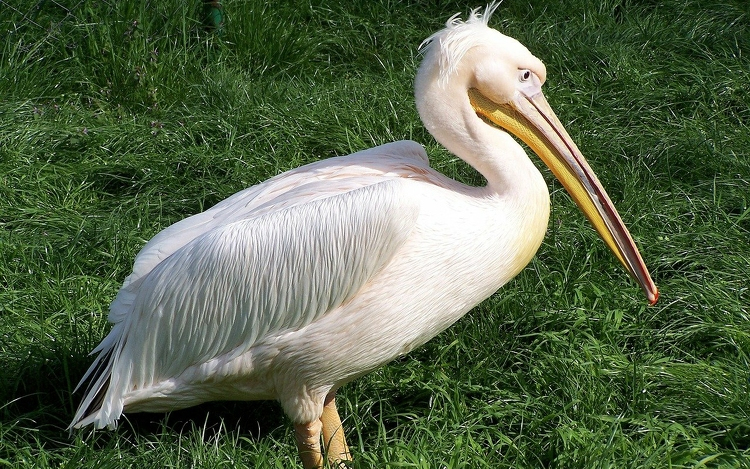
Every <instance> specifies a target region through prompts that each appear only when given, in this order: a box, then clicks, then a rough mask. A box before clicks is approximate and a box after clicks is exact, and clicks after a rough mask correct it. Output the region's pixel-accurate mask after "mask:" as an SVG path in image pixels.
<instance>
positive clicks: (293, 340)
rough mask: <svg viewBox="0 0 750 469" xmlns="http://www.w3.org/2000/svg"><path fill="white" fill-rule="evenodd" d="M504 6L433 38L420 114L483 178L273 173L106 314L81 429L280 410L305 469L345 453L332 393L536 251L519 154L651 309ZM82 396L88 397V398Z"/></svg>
mask: <svg viewBox="0 0 750 469" xmlns="http://www.w3.org/2000/svg"><path fill="white" fill-rule="evenodd" d="M495 8H496V5H494V4H493V5H490V6H488V7H487V9H486V10H485V11H484V12H483V13H482V12H480V11H479V10H478V9H477V10H474V11H472V13H471V15H470V17H469V18H468V20H467V21H465V22H464V21H461V20H460V19H457V17H456V16H454V17H452V18H451V19H450V20H449V21H448V23H447V25H446V28H445V29H443V30H441V31H439V32H437V33H436V34H434V35H432V36H431V37H430V38H428V39H427V41H425V46H424V49H425V55H424V59H423V61H422V64H421V66H420V68H419V72H418V74H417V78H416V85H415V89H416V92H415V94H416V104H417V108H418V110H419V114H420V116H421V118H422V120H423V121H424V124H425V126H426V127H427V129H429V131H430V132H431V133H432V134H433V135H434V136H435V138H436V139H437V140H438V141H439V142H440V143H442V144H443V145H445V147H446V148H448V149H449V150H450V151H452V152H453V153H454V154H456V155H457V156H459V157H461V158H462V159H464V160H465V161H467V162H468V163H469V164H471V165H472V166H473V167H474V168H476V169H477V170H478V171H479V172H480V173H481V174H482V175H483V176H484V177H485V178H486V180H487V185H486V186H485V187H469V186H466V185H463V184H461V183H459V182H456V181H454V180H452V179H449V178H448V177H446V176H444V175H442V174H440V173H438V172H436V171H435V170H433V169H432V168H430V166H429V165H428V160H427V155H426V154H425V152H424V149H423V148H422V146H421V145H419V144H417V143H415V142H411V141H401V142H395V143H390V144H387V145H383V146H379V147H376V148H372V149H369V150H365V151H361V152H358V153H354V154H352V155H349V156H344V157H338V158H331V159H328V160H325V161H320V162H316V163H313V164H309V165H307V166H303V167H301V168H297V169H295V170H292V171H288V172H286V173H283V174H280V175H278V176H276V177H274V178H272V179H269V180H268V181H265V182H263V183H261V184H258V185H256V186H253V187H250V188H248V189H246V190H244V191H241V192H239V193H237V194H235V195H233V196H232V197H230V198H228V199H226V200H224V201H223V202H220V203H219V204H217V205H216V206H214V207H213V208H211V209H209V210H207V211H205V212H203V213H200V214H198V215H195V216H192V217H190V218H187V219H185V220H182V221H180V222H178V223H176V224H174V225H172V226H170V227H168V228H166V229H165V230H164V231H162V232H161V233H159V234H157V235H156V236H155V237H154V238H153V239H152V240H151V241H149V242H148V244H146V246H145V247H144V248H143V250H142V251H141V252H140V253H139V254H138V256H137V257H136V259H135V265H134V267H133V273H132V274H131V275H130V276H129V277H128V278H127V279H125V283H124V285H123V286H122V289H121V290H120V292H119V293H118V294H117V297H116V298H115V299H114V301H113V302H112V305H111V306H110V313H109V321H111V322H112V323H113V324H114V326H113V327H112V331H111V332H110V333H109V335H107V337H106V338H105V339H104V340H103V341H102V343H101V344H99V346H98V347H96V349H94V351H93V352H92V353H97V352H98V353H99V355H98V357H97V358H96V360H95V362H94V364H93V365H92V366H91V368H90V369H89V370H88V372H87V373H86V375H85V376H84V377H83V379H82V381H81V382H84V381H90V384H89V388H88V391H87V394H86V396H85V398H84V399H83V402H82V403H81V406H80V407H79V409H78V411H77V412H76V415H75V417H74V419H73V423H72V424H71V427H81V426H84V425H89V424H93V425H94V426H95V427H96V428H101V427H104V426H112V425H114V424H115V423H116V421H117V419H118V418H119V417H120V415H121V414H122V413H123V412H139V411H158V412H162V411H168V410H172V409H179V408H184V407H188V406H192V405H196V404H199V403H202V402H206V401H210V400H255V399H277V400H278V401H279V402H281V405H282V407H283V409H284V411H285V412H286V413H287V415H288V416H289V417H290V418H291V420H292V421H293V422H294V426H295V434H296V437H297V444H298V449H299V452H300V456H301V458H302V461H303V465H304V467H305V468H313V467H319V466H321V465H322V464H323V455H322V452H321V433H322V437H323V445H324V448H325V450H326V456H327V458H328V460H329V461H330V462H331V463H332V464H337V461H341V460H346V459H349V458H350V454H349V450H348V448H347V446H346V442H345V440H344V437H343V430H342V429H341V420H340V419H339V415H338V412H337V410H336V406H335V400H334V397H335V393H336V390H337V389H338V388H339V387H341V386H342V385H344V384H345V383H347V382H349V381H352V380H353V379H355V378H357V377H358V376H362V375H363V374H365V373H367V372H369V371H371V370H373V369H375V368H377V367H379V366H381V365H383V364H385V363H388V362H389V361H391V360H393V359H394V358H396V357H398V356H400V355H403V354H406V353H408V352H409V351H410V350H412V349H414V348H415V347H418V346H420V345H421V344H424V343H425V342H427V341H428V340H430V339H431V338H432V337H434V336H435V335H437V334H438V333H440V332H441V331H443V330H444V329H446V328H447V327H448V326H450V325H451V324H453V323H454V322H455V321H456V320H458V319H459V318H461V317H462V316H463V315H464V314H465V313H466V312H467V311H469V310H470V309H471V308H472V307H473V306H475V305H477V304H478V303H479V302H481V301H482V300H484V299H485V298H487V297H488V296H490V295H492V294H493V293H494V292H495V291H496V290H498V289H499V288H500V287H501V286H502V285H503V284H505V283H506V282H508V281H509V280H510V279H512V278H513V277H514V276H515V275H516V274H518V272H519V271H521V269H523V268H524V266H526V264H527V263H528V262H529V261H530V260H531V258H532V257H533V256H534V254H535V253H536V251H537V249H538V248H539V245H540V244H541V242H542V238H543V237H544V234H545V231H546V228H547V221H548V218H549V192H548V189H547V186H546V184H545V182H544V180H543V178H542V176H541V174H540V173H539V171H538V170H537V169H536V168H535V167H534V165H533V164H532V162H531V161H530V160H529V158H528V156H527V155H526V153H525V151H524V149H523V148H522V147H521V146H520V145H519V144H518V143H517V142H516V141H515V140H514V139H513V137H511V136H510V135H509V134H508V133H506V132H510V133H512V134H514V135H515V136H517V137H518V138H520V139H521V140H523V141H524V142H526V143H527V144H528V146H529V147H531V149H532V150H533V151H534V152H535V153H536V154H537V155H538V156H539V157H540V158H541V159H542V160H543V161H544V162H545V163H546V164H547V165H548V166H549V167H550V168H551V169H552V171H553V173H554V174H555V176H556V177H557V178H558V179H559V180H560V181H561V182H562V184H563V185H564V186H565V187H566V189H567V190H568V191H569V192H570V193H571V195H572V196H573V198H574V200H575V201H576V202H577V204H578V205H579V206H580V208H581V209H582V210H583V212H584V213H585V214H586V216H587V217H588V218H589V220H590V221H591V222H592V224H593V225H594V227H595V228H596V230H597V231H598V232H599V234H600V235H601V236H602V238H603V239H604V241H605V242H606V243H607V245H609V247H610V248H611V249H612V251H613V252H614V254H615V256H617V258H618V259H619V260H620V262H621V263H622V264H623V265H624V266H625V268H626V269H627V271H628V272H629V273H630V274H631V275H632V276H633V278H634V279H635V280H636V281H637V282H638V283H639V284H640V286H641V287H642V289H643V290H644V291H645V293H646V295H647V296H648V299H649V301H650V302H651V303H654V302H656V299H657V298H658V292H657V289H656V286H655V285H654V283H653V281H652V280H651V277H650V275H649V273H648V270H647V269H646V266H645V264H644V263H643V260H642V259H641V256H640V254H639V252H638V249H637V248H636V246H635V244H634V243H633V240H632V239H631V237H630V234H629V233H628V231H627V229H626V228H625V226H624V224H623V223H622V221H621V219H620V217H619V216H618V214H617V212H616V211H615V209H614V207H613V206H612V202H611V201H610V199H609V197H608V196H607V194H606V193H605V191H604V189H603V188H602V186H601V184H600V183H599V181H598V180H597V178H596V176H595V175H594V173H593V171H592V170H591V168H590V167H589V165H588V164H587V163H586V161H585V160H584V158H583V156H582V155H581V153H580V151H579V150H578V148H577V147H576V145H575V144H574V143H573V142H572V140H571V139H570V137H569V135H568V134H567V132H566V131H565V129H564V128H563V126H562V124H561V123H560V121H559V120H558V119H557V117H556V116H555V114H554V113H553V112H552V110H551V109H550V107H549V105H548V104H547V102H546V100H545V98H544V96H543V95H542V92H541V86H542V84H543V83H544V81H545V77H546V71H545V67H544V65H543V64H542V62H541V61H540V60H539V59H537V58H536V57H534V56H533V55H532V54H531V53H530V52H529V51H528V50H527V49H526V48H525V47H524V46H523V45H521V44H520V43H519V42H518V41H516V40H515V39H512V38H510V37H507V36H504V35H503V34H500V33H499V32H497V31H495V30H493V29H491V28H489V27H488V26H487V21H488V19H489V17H490V15H491V14H492V12H493V11H494V9H495ZM79 386H80V384H79Z"/></svg>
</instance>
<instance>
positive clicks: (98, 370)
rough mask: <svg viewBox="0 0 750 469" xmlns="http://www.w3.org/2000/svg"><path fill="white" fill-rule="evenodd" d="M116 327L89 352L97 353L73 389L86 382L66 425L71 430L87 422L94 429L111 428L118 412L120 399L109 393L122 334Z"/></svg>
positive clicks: (121, 406)
mask: <svg viewBox="0 0 750 469" xmlns="http://www.w3.org/2000/svg"><path fill="white" fill-rule="evenodd" d="M118 326H119V324H118V325H115V327H114V328H113V329H112V331H111V332H110V333H109V335H107V337H105V338H104V340H103V341H102V343H101V344H99V346H98V347H97V348H96V349H94V352H92V353H95V352H99V356H98V357H96V360H94V363H92V364H91V366H90V367H89V369H88V371H86V374H84V375H83V378H81V381H80V382H79V383H78V385H77V386H76V388H75V390H74V391H73V392H76V391H78V389H79V388H80V387H81V386H82V385H83V384H84V383H85V382H88V383H89V384H88V386H87V387H86V395H85V397H84V399H83V401H82V402H81V405H80V406H79V407H78V410H77V411H76V414H75V416H74V417H73V421H72V422H71V424H70V425H69V426H68V431H71V432H72V431H73V429H74V428H81V427H85V426H86V425H90V424H94V427H95V428H104V427H105V426H109V427H114V426H115V425H116V423H115V421H116V420H117V418H118V417H119V416H120V414H122V409H123V403H122V401H121V400H120V399H117V398H113V396H111V393H110V392H109V391H110V383H111V378H112V370H113V366H114V362H115V358H116V357H117V355H119V349H120V348H121V347H120V339H121V337H122V334H121V333H120V331H119V330H118V329H120V327H118ZM115 401H117V402H115Z"/></svg>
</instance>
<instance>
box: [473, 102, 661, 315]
mask: <svg viewBox="0 0 750 469" xmlns="http://www.w3.org/2000/svg"><path fill="white" fill-rule="evenodd" d="M469 99H470V101H471V104H472V106H473V107H474V110H475V111H476V113H477V114H478V115H479V116H481V117H483V118H485V119H486V120H488V121H490V122H491V123H493V124H495V125H497V126H499V127H501V128H503V129H505V130H507V131H508V132H510V133H512V134H513V135H515V136H516V137H518V138H520V139H521V140H523V141H524V143H526V144H527V145H528V146H529V147H531V149H532V150H533V151H534V152H535V153H536V154H537V155H539V157H540V158H541V159H542V161H544V163H545V164H546V165H547V166H548V167H549V168H550V169H551V170H552V173H553V174H554V175H555V177H557V179H558V180H559V181H560V182H561V183H562V185H563V186H564V187H565V189H566V190H567V191H568V193H570V195H571V196H572V197H573V200H575V202H576V204H578V207H579V208H580V209H581V210H582V211H583V213H584V214H585V215H586V217H587V218H588V219H589V221H590V222H591V224H592V225H594V228H596V231H597V232H598V233H599V236H601V238H602V239H603V240H604V242H605V243H607V245H608V246H609V248H610V249H611V250H612V252H613V253H614V254H615V256H616V257H617V259H619V261H620V262H621V263H622V265H623V266H624V267H625V269H626V270H627V271H628V273H630V275H631V276H632V277H633V278H634V279H635V280H636V282H638V284H639V285H640V286H641V288H642V289H643V291H644V292H645V293H646V296H647V297H648V301H649V302H650V303H651V304H652V305H653V304H655V303H656V301H657V300H658V299H659V291H658V290H657V288H656V285H655V284H654V281H653V280H651V275H650V274H649V273H648V268H647V267H646V264H645V263H644V262H643V258H641V254H640V252H638V248H637V247H636V245H635V243H634V242H633V238H632V237H631V236H630V233H629V232H628V229H627V228H626V227H625V224H624V223H623V222H622V219H621V218H620V215H619V214H618V213H617V210H615V207H614V205H613V204H612V201H611V200H610V199H609V196H608V195H607V192H606V191H605V190H604V187H602V185H601V183H600V182H599V180H598V179H597V177H596V174H594V171H593V170H592V169H591V167H590V166H589V165H588V163H587V162H586V160H585V159H584V158H583V155H582V154H581V152H580V150H578V147H577V146H576V144H575V143H573V140H572V139H571V138H570V136H569V135H568V133H567V132H566V131H565V128H564V127H563V125H562V124H561V123H560V121H559V120H558V118H557V116H556V115H555V113H554V112H552V109H551V108H550V107H549V104H548V103H547V100H546V99H545V98H544V95H543V94H542V93H541V92H538V93H536V94H535V95H533V96H526V95H524V94H523V93H520V92H519V93H516V97H515V98H514V99H513V100H512V101H511V102H509V103H506V104H497V103H495V102H493V101H492V100H490V99H488V98H487V97H485V96H484V95H482V94H481V93H480V92H479V91H478V90H476V89H471V90H469Z"/></svg>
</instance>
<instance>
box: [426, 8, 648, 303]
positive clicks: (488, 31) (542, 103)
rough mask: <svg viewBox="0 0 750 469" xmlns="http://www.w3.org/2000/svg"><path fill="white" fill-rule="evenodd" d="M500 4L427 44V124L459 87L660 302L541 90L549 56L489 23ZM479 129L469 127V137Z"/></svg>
mask: <svg viewBox="0 0 750 469" xmlns="http://www.w3.org/2000/svg"><path fill="white" fill-rule="evenodd" d="M498 5H499V4H497V3H492V4H490V5H489V6H488V7H487V8H486V9H485V11H484V12H481V11H480V10H479V9H476V10H473V11H472V12H471V15H470V16H469V18H468V19H467V20H466V21H462V20H460V19H459V18H458V17H457V15H456V16H453V17H452V18H451V19H449V20H448V22H447V23H446V28H445V29H443V30H441V31H438V32H437V33H435V34H433V35H432V36H430V37H429V38H427V40H425V42H424V43H423V44H422V48H423V49H424V50H425V57H424V60H423V62H422V65H421V66H420V70H419V73H418V75H417V81H416V85H415V86H416V89H417V95H420V90H424V89H427V88H430V89H431V90H432V91H431V92H429V93H422V95H423V96H422V98H421V99H420V97H419V96H418V98H417V106H418V108H419V110H420V114H422V117H423V120H425V124H426V125H427V127H428V129H430V130H431V131H432V130H433V129H432V128H431V127H434V123H432V122H430V118H429V117H428V118H426V119H425V114H431V113H430V112H429V111H428V112H423V110H427V109H428V108H430V107H433V106H435V107H440V106H445V105H446V104H447V103H450V102H453V101H452V100H453V99H455V96H454V94H455V93H458V94H460V95H461V97H460V98H459V99H461V100H463V101H465V102H467V103H469V104H470V108H469V109H470V110H471V111H472V112H474V113H476V115H477V116H479V118H481V119H482V121H483V124H482V125H486V126H491V127H494V128H496V129H501V130H504V131H506V132H509V133H511V134H513V135H515V136H516V137H517V138H520V139H521V140H522V141H523V142H525V143H526V144H527V145H528V146H529V147H530V148H531V149H532V150H533V151H534V153H536V154H537V155H538V156H539V157H540V158H541V159H542V161H544V163H545V164H546V165H547V166H548V167H549V168H550V169H551V170H552V172H553V174H554V175H555V177H557V179H558V180H560V182H561V183H562V184H563V186H564V187H565V188H566V189H567V191H568V192H569V193H570V195H571V196H572V197H573V199H574V200H575V202H576V203H577V204H578V206H579V207H580V209H581V210H582V211H583V212H584V214H585V215H586V217H587V218H588V219H589V220H590V221H591V223H592V224H593V225H594V228H596V230H597V232H598V233H599V235H600V236H601V237H602V239H603V240H604V241H605V243H607V245H608V246H609V247H610V249H611V250H612V252H613V253H614V254H615V256H616V257H617V259H618V260H619V261H620V262H621V263H622V265H623V266H624V267H625V269H626V270H627V271H628V273H630V275H631V276H632V277H633V278H634V279H635V280H636V281H637V282H638V283H639V285H640V286H641V288H642V289H643V291H644V292H645V293H646V296H647V297H648V299H649V301H650V302H651V304H654V303H656V300H657V299H658V297H659V293H658V291H657V288H656V285H654V282H653V280H652V279H651V276H650V274H649V273H648V269H647V268H646V265H645V264H644V262H643V259H642V258H641V255H640V253H639V252H638V248H637V247H636V246H635V243H634V242H633V239H632V238H631V236H630V233H629V232H628V230H627V228H626V227H625V225H624V223H623V222H622V220H621V219H620V216H619V214H618V213H617V211H616V210H615V208H614V205H613V204H612V201H611V200H610V199H609V196H608V195H607V193H606V191H605V190H604V188H603V187H602V185H601V183H600V182H599V180H598V179H597V177H596V175H595V174H594V172H593V170H592V169H591V167H590V166H589V165H588V163H587V162H586V160H585V159H584V157H583V155H582V154H581V152H580V150H579V149H578V147H577V146H576V144H575V143H574V142H573V140H572V139H571V138H570V136H569V135H568V133H567V131H566V130H565V128H564V127H563V125H562V124H561V123H560V121H559V119H558V118H557V116H556V115H555V113H554V112H553V111H552V109H551V108H550V106H549V104H548V103H547V100H546V99H545V97H544V95H543V94H542V85H543V84H544V82H545V80H546V78H547V71H546V68H545V66H544V64H543V63H542V62H541V61H540V60H539V59H538V58H536V57H534V55H533V54H531V52H529V50H528V49H527V48H526V47H524V46H523V45H522V44H521V43H520V42H518V41H517V40H515V39H513V38H511V37H508V36H505V35H503V34H501V33H500V32H498V31H496V30H494V29H492V28H490V27H489V26H488V25H487V23H488V21H489V18H490V16H491V15H492V13H493V12H494V10H495V9H496V8H497V6H498ZM436 89H437V90H439V91H438V92H436V91H435V90H436ZM443 96H445V97H443ZM430 100H432V101H433V102H428V101H430ZM434 101H442V102H441V103H435V102H434ZM455 111H459V110H455ZM443 112H445V110H444V111H443ZM433 114H435V113H433ZM435 115H437V114H435ZM495 132H496V130H495ZM480 133H482V132H474V133H472V132H471V131H469V132H467V133H466V134H465V135H464V138H467V139H470V138H472V137H473V135H479V134H480Z"/></svg>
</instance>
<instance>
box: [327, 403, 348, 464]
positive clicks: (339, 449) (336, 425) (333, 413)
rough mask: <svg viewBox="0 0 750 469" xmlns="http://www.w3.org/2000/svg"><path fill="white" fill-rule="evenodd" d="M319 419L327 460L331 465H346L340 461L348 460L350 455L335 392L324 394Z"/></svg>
mask: <svg viewBox="0 0 750 469" xmlns="http://www.w3.org/2000/svg"><path fill="white" fill-rule="evenodd" d="M320 421H321V423H322V424H323V445H324V446H325V448H326V458H327V459H328V462H330V463H331V467H346V466H344V465H343V464H342V463H341V461H350V460H351V459H352V455H351V453H349V447H348V446H347V445H346V439H345V438H344V427H343V426H342V425H341V418H340V417H339V411H338V410H337V409H336V393H331V394H329V395H328V396H326V400H325V404H324V406H323V415H321V416H320Z"/></svg>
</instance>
